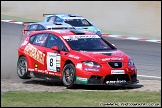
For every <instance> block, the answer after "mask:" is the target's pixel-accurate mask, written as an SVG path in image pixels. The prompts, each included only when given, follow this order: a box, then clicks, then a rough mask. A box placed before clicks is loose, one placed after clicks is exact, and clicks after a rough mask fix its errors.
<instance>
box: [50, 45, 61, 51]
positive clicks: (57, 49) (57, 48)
mask: <svg viewBox="0 0 162 108" xmlns="http://www.w3.org/2000/svg"><path fill="white" fill-rule="evenodd" d="M51 49H52V50H56V51H59V47H58V46H53V47H52V48H51Z"/></svg>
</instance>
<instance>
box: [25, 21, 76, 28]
mask: <svg viewBox="0 0 162 108" xmlns="http://www.w3.org/2000/svg"><path fill="white" fill-rule="evenodd" d="M33 24H40V25H42V26H44V27H46V28H51V27H52V28H59V27H60V28H61V27H68V28H69V27H73V26H71V25H70V24H67V23H59V22H58V23H52V22H35V23H29V24H28V25H33Z"/></svg>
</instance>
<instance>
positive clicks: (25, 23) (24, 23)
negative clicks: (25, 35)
mask: <svg viewBox="0 0 162 108" xmlns="http://www.w3.org/2000/svg"><path fill="white" fill-rule="evenodd" d="M29 23H37V22H23V23H22V24H23V25H27V24H29Z"/></svg>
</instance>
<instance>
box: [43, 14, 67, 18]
mask: <svg viewBox="0 0 162 108" xmlns="http://www.w3.org/2000/svg"><path fill="white" fill-rule="evenodd" d="M56 14H65V13H53V14H43V17H44V16H46V15H56Z"/></svg>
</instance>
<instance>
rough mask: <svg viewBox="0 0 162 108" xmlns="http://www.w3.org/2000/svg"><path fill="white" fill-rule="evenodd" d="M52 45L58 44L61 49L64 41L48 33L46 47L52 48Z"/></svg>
mask: <svg viewBox="0 0 162 108" xmlns="http://www.w3.org/2000/svg"><path fill="white" fill-rule="evenodd" d="M53 46H58V47H59V49H60V50H62V49H63V46H64V43H63V42H62V40H61V39H60V38H59V37H57V36H55V35H53V34H49V38H48V40H47V48H52V47H53Z"/></svg>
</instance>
